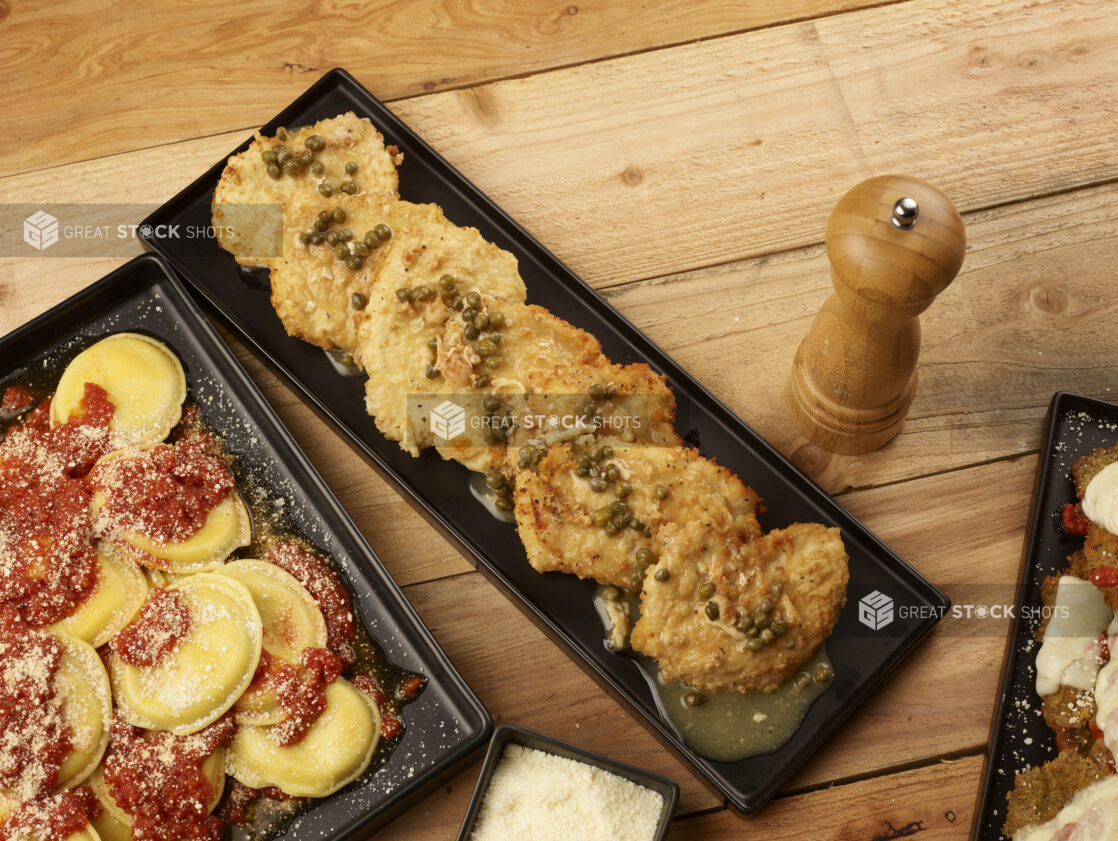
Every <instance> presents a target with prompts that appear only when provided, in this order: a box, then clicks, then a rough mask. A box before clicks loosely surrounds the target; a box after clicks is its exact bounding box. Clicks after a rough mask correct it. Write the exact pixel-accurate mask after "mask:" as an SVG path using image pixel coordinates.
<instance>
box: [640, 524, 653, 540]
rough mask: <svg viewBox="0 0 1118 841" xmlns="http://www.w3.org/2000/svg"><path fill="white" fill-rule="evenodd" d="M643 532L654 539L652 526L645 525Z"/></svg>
mask: <svg viewBox="0 0 1118 841" xmlns="http://www.w3.org/2000/svg"><path fill="white" fill-rule="evenodd" d="M641 534H643V535H644V536H645V537H647V538H648V539H649V540H651V539H652V527H651V526H645V527H644V528H643V529H641Z"/></svg>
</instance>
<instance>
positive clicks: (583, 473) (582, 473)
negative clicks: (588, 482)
mask: <svg viewBox="0 0 1118 841" xmlns="http://www.w3.org/2000/svg"><path fill="white" fill-rule="evenodd" d="M575 475H576V476H578V477H579V478H580V479H585V478H586V477H587V476H589V475H590V471H589V470H587V469H586V468H585V467H576V468H575Z"/></svg>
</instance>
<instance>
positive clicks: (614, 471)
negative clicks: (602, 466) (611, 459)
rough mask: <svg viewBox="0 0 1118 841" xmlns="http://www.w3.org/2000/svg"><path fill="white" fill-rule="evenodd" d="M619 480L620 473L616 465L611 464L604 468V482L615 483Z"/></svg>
mask: <svg viewBox="0 0 1118 841" xmlns="http://www.w3.org/2000/svg"><path fill="white" fill-rule="evenodd" d="M620 478H621V471H620V470H619V469H618V467H617V465H616V464H611V465H610V466H609V467H607V468H606V481H607V482H616V481H617V480H618V479H620Z"/></svg>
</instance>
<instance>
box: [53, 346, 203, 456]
mask: <svg viewBox="0 0 1118 841" xmlns="http://www.w3.org/2000/svg"><path fill="white" fill-rule="evenodd" d="M86 383H95V384H97V385H99V386H101V388H103V389H105V392H106V393H107V394H108V398H109V402H110V403H112V404H113V406H114V407H115V409H116V411H115V412H113V419H112V422H111V423H110V426H109V430H110V435H109V444H110V446H111V447H112V449H114V450H115V449H120V448H121V447H146V446H148V445H151V444H155V443H158V442H159V441H162V440H163V439H164V438H166V437H167V435H168V434H169V433H170V432H171V430H172V429H173V428H174V426H175V424H177V423H178V422H179V418H180V417H181V415H182V404H183V401H184V400H186V375H185V374H184V373H183V370H182V363H181V362H179V359H178V357H177V356H175V354H174V353H172V352H171V350H170V349H169V348H168V347H167V346H166V345H164V344H163V343H162V342H158V341H156V340H155V339H152V338H149V337H148V336H143V335H140V334H139V333H117V334H115V335H112V336H109V337H108V338H107V339H102V340H101V341H99V342H97V344H95V345H92V346H91V347H88V348H86V349H85V350H83V351H82V352H81V353H79V354H78V355H77V356H76V357H74V360H73V361H72V362H71V363H70V364H69V365H67V366H66V370H65V371H63V372H62V377H61V379H59V381H58V389H57V390H56V391H55V393H54V399H53V400H51V404H50V419H51V424H52V425H54V426H58V425H59V424H61V423H64V422H65V421H66V420H67V419H68V418H70V416H71V415H73V414H75V413H79V412H80V411H81V400H82V396H83V394H84V393H85V384H86Z"/></svg>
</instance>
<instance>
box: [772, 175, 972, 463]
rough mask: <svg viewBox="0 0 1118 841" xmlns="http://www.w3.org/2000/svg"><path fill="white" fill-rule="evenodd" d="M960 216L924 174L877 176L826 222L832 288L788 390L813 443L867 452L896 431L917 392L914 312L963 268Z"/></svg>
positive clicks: (802, 347)
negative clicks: (923, 179)
mask: <svg viewBox="0 0 1118 841" xmlns="http://www.w3.org/2000/svg"><path fill="white" fill-rule="evenodd" d="M965 249H966V235H965V234H964V232H963V220H962V218H961V217H960V216H959V211H957V210H956V209H955V206H954V205H953V204H952V203H951V201H950V200H949V199H948V198H947V196H945V195H944V194H943V193H941V192H940V191H939V190H937V189H936V188H935V187H933V186H932V185H931V184H928V183H926V182H924V181H920V180H918V179H916V178H910V177H908V176H905V175H882V176H879V177H877V178H870V179H869V180H867V181H863V182H862V183H861V184H859V185H857V186H856V187H854V188H853V189H852V190H850V192H848V193H847V194H846V195H844V196H843V197H842V198H841V199H840V200H839V202H838V204H837V205H835V209H834V211H833V212H832V213H831V218H830V220H829V221H828V223H827V258H828V259H829V260H830V261H831V282H832V283H833V284H834V287H835V292H834V294H833V295H831V297H830V298H828V299H827V302H826V303H825V304H823V307H822V308H821V309H820V310H819V314H818V315H816V317H815V322H814V323H813V324H812V325H811V331H810V332H809V333H808V334H807V336H806V338H804V340H803V342H802V343H801V344H800V347H799V350H797V351H796V359H795V362H794V363H793V367H792V379H791V382H790V383H789V388H788V398H789V403H790V404H791V409H792V417H793V418H794V419H795V421H796V424H797V426H799V428H800V430H801V431H802V432H803V433H804V435H806V436H807V437H808V438H809V439H810V440H811V441H812V442H814V443H815V444H817V445H819V446H820V447H822V448H824V449H826V450H831V451H832V452H836V453H847V454H852V453H866V452H869V451H870V450H876V449H877V448H878V447H881V446H884V445H885V444H886V443H888V442H889V441H891V440H892V439H893V436H894V435H896V434H897V432H898V431H900V428H901V424H902V423H903V422H904V418H905V415H906V414H907V413H908V407H909V406H910V405H911V404H912V398H913V396H914V395H915V394H916V357H917V356H918V355H919V353H920V320H919V318H918V316H919V315H920V313H922V312H923V311H924V310H926V309H927V308H928V306H929V305H930V304H931V303H932V301H933V300H934V299H935V297H936V295H938V294H939V293H940V292H942V291H943V290H944V289H946V288H947V285H948V284H949V283H951V281H952V280H953V279H954V278H955V275H956V274H958V272H959V267H960V266H961V265H962V264H963V252H964V251H965Z"/></svg>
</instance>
